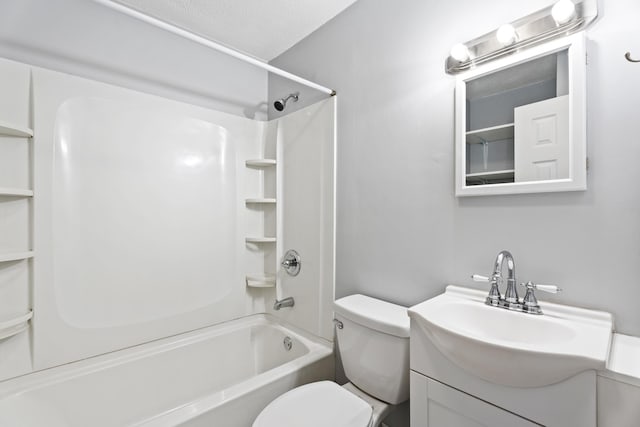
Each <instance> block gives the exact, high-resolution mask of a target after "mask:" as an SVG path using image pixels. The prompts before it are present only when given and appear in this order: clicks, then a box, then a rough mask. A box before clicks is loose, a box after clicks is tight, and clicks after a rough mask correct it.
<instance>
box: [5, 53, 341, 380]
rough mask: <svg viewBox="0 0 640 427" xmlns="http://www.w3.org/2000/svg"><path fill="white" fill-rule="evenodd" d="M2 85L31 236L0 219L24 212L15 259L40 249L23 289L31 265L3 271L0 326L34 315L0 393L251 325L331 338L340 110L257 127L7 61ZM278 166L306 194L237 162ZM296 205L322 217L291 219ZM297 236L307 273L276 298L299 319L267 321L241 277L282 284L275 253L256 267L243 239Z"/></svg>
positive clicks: (259, 294) (259, 292) (266, 306)
mask: <svg viewBox="0 0 640 427" xmlns="http://www.w3.org/2000/svg"><path fill="white" fill-rule="evenodd" d="M0 74H2V75H1V76H0V77H1V79H0V81H2V82H3V84H6V85H8V86H7V87H14V88H18V89H20V90H18V89H14V90H13V92H12V91H9V90H7V91H6V92H5V93H6V94H7V95H9V94H14V92H15V93H18V92H19V95H20V96H18V95H16V96H15V97H16V100H13V104H12V105H13V107H15V110H16V112H17V114H18V115H20V114H22V115H23V116H24V117H22V116H21V117H18V118H15V120H14V121H15V122H16V123H20V124H22V125H23V126H25V127H26V126H27V125H30V126H32V127H33V128H34V134H35V137H34V138H33V142H32V143H33V146H34V149H33V153H32V154H31V155H29V154H28V153H27V154H25V153H22V155H23V157H26V160H27V163H28V160H29V158H30V157H32V160H33V176H34V182H33V188H34V193H35V196H34V200H33V206H34V208H33V228H32V230H31V233H29V221H30V219H29V214H28V205H26V207H24V208H23V207H20V208H19V209H18V210H17V211H15V210H13V211H10V210H7V209H0V213H3V212H9V213H12V212H13V213H12V216H13V217H15V216H16V214H15V213H16V212H21V210H24V209H27V211H26V214H25V219H24V221H23V222H24V224H22V225H21V226H19V227H17V228H18V230H17V231H16V232H17V233H22V234H25V236H23V237H25V238H24V239H22V240H25V242H24V243H23V245H24V246H25V247H20V248H13V250H14V251H15V250H18V249H20V250H27V249H29V246H30V244H29V243H28V242H29V240H30V239H31V240H33V247H34V248H35V251H36V257H35V259H34V260H33V269H32V272H33V276H32V277H31V276H30V272H29V271H30V270H28V269H29V265H30V264H28V263H27V262H23V264H24V265H23V266H22V268H26V269H27V270H25V271H24V272H21V273H17V274H13V273H12V268H14V267H13V266H9V267H6V265H4V263H0V267H2V269H0V283H1V284H2V286H3V287H4V288H5V289H7V290H10V292H12V293H14V294H15V297H10V298H5V299H3V301H2V303H1V304H0V309H2V312H0V316H5V315H6V314H7V313H8V312H15V311H16V310H22V311H24V310H26V309H28V308H32V309H33V311H34V313H35V315H34V319H33V321H32V328H30V329H29V330H28V331H26V332H23V333H22V334H19V335H17V336H15V337H12V338H9V339H7V340H2V341H0V348H1V350H2V351H0V362H1V363H0V367H1V368H0V380H2V379H6V378H11V377H15V376H18V375H22V374H25V373H29V372H31V371H37V370H42V369H46V368H49V367H52V366H57V365H61V364H65V363H69V362H72V361H75V360H80V359H85V358H88V357H92V356H95V355H99V354H104V353H108V352H111V351H115V350H118V349H122V348H126V347H130V346H133V345H136V344H140V343H144V342H148V341H151V340H155V339H158V338H162V337H167V336H171V335H175V334H180V333H182V332H186V331H190V330H194V329H197V328H202V327H205V326H209V325H213V324H217V323H221V322H224V321H228V320H231V319H236V318H239V317H243V316H246V315H250V314H253V313H262V312H269V313H272V314H274V315H276V316H280V317H284V318H286V320H288V321H289V322H290V323H292V324H294V325H296V326H298V327H300V328H303V329H305V330H307V331H308V332H311V333H313V334H315V335H317V336H322V337H324V338H325V339H327V340H329V341H330V340H332V334H331V333H330V331H331V317H330V315H331V310H330V307H331V302H332V301H333V220H334V210H333V182H334V179H333V176H334V175H333V171H334V158H333V152H334V144H335V135H334V118H335V117H334V112H335V100H334V99H330V100H327V101H325V102H323V103H319V104H317V105H314V106H310V107H308V108H307V109H305V110H304V111H300V112H297V113H294V114H293V115H291V116H288V117H285V118H284V119H282V120H274V121H272V122H261V121H255V120H249V119H246V118H243V117H237V116H233V115H230V114H227V113H223V112H219V111H214V110H209V109H205V108H202V107H197V106H194V105H189V104H184V103H179V102H175V101H170V100H167V99H163V98H158V97H155V96H151V95H146V94H142V93H139V92H135V91H132V90H129V89H124V88H120V87H115V86H111V85H107V84H104V83H99V82H96V81H91V80H86V79H82V78H78V77H75V76H70V75H66V74H61V73H58V72H54V71H49V70H45V69H41V68H35V67H29V66H27V65H24V64H19V63H15V62H12V61H6V60H0ZM17 98H20V99H22V101H20V100H17ZM23 122H24V123H23ZM277 153H279V157H278V165H277V166H276V168H277V170H278V171H279V172H278V174H279V175H282V176H284V177H285V178H287V177H291V178H295V183H296V185H300V186H301V187H302V188H304V189H305V191H304V193H294V192H293V191H294V190H295V187H289V186H288V185H283V186H280V187H279V188H278V189H276V187H275V181H274V182H271V183H269V182H268V181H270V180H272V179H273V180H275V178H276V176H275V175H276V174H275V171H273V172H271V173H268V172H262V171H257V170H254V169H252V168H248V167H247V166H246V164H245V162H246V160H249V159H260V158H264V157H267V158H275V156H276V154H277ZM299 165H304V166H305V168H306V170H305V171H303V172H300V166H299ZM20 174H21V175H20V176H22V175H24V177H19V178H17V179H18V180H20V179H22V180H23V181H24V180H26V181H25V182H24V183H16V184H15V186H23V187H30V184H29V176H30V175H29V171H28V169H27V171H23V172H21V173H20ZM316 174H320V175H321V176H316ZM23 178H24V179H23ZM18 184H20V185H18ZM270 192H273V193H271V194H269V193H270ZM263 196H271V197H276V198H279V199H281V200H280V201H279V202H278V203H279V204H282V206H281V207H279V208H278V209H281V210H282V212H284V213H285V216H284V217H278V218H277V217H276V216H275V210H274V211H273V212H271V213H265V212H266V211H265V212H263V211H256V210H254V209H251V207H250V206H249V205H250V203H247V202H246V199H248V198H255V197H263ZM0 202H1V203H0V208H2V207H10V206H13V205H12V203H14V202H13V200H8V201H7V200H4V199H1V198H0ZM288 204H291V207H289V206H288ZM298 204H301V205H303V206H310V207H314V208H317V211H316V212H315V215H316V217H308V218H307V217H306V216H305V217H304V218H301V217H298V216H296V214H295V210H296V206H297V205H298ZM283 219H286V220H287V221H286V222H283ZM3 221H4V219H3ZM270 221H271V222H272V224H271V225H270V226H268V225H267V224H268V223H269V222H270ZM304 224H306V225H308V226H309V227H311V228H310V229H309V230H306V231H305V234H304V238H303V239H302V240H298V241H295V242H293V241H292V242H289V243H290V244H295V245H297V246H298V247H297V249H298V250H300V251H301V254H302V255H303V259H304V264H303V265H304V267H303V271H304V274H301V275H300V276H299V278H298V279H296V280H294V281H291V282H289V283H288V284H286V286H284V288H283V291H284V292H286V293H288V295H287V296H289V295H294V296H295V298H296V302H297V304H298V307H294V308H291V309H283V310H281V311H279V312H274V311H273V310H272V305H273V302H274V300H275V297H276V292H275V290H274V289H273V288H265V289H250V288H247V286H246V281H245V278H246V276H247V274H250V273H256V272H264V271H267V272H269V271H270V272H276V271H277V269H278V265H277V264H276V257H275V253H276V252H278V253H281V252H282V248H281V247H280V245H281V243H280V242H278V243H276V244H275V245H274V247H273V250H271V252H270V255H267V256H265V253H267V254H269V251H260V250H255V248H252V247H250V245H248V244H246V243H245V237H246V236H249V235H256V234H260V233H265V232H266V233H270V232H272V233H275V232H276V230H277V232H278V233H279V235H283V236H288V235H290V234H300V230H301V229H300V227H301V226H303V225H304ZM269 227H271V228H270V229H269ZM16 240H18V239H16ZM285 241H286V239H285ZM267 245H270V244H267ZM278 280H279V281H280V280H281V278H279V279H278ZM5 282H6V283H5ZM280 285H281V284H280V283H279V286H280ZM312 306H313V307H315V308H314V309H309V310H306V309H305V307H312ZM5 317H6V316H5ZM225 350H226V351H233V349H225Z"/></svg>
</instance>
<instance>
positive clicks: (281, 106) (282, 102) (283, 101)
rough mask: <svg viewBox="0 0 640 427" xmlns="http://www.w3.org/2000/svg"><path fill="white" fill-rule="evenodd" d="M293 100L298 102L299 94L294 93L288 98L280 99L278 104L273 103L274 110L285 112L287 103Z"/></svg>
mask: <svg viewBox="0 0 640 427" xmlns="http://www.w3.org/2000/svg"><path fill="white" fill-rule="evenodd" d="M291 98H293V102H298V93H292V94H290V95H289V96H287V97H286V98H280V99H278V100H277V101H276V102H274V103H273V106H274V108H275V109H276V110H278V111H282V110H284V107H286V106H287V101H288V100H289V99H291Z"/></svg>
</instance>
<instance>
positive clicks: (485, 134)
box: [466, 123, 514, 144]
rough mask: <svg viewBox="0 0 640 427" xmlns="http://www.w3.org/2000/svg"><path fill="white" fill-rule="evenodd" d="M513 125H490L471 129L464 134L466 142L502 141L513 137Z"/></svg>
mask: <svg viewBox="0 0 640 427" xmlns="http://www.w3.org/2000/svg"><path fill="white" fill-rule="evenodd" d="M513 131H514V125H513V123H507V124H506V125H500V126H492V127H489V128H484V129H477V130H471V131H469V132H467V134H466V141H467V144H482V143H484V142H493V141H502V140H503V139H513Z"/></svg>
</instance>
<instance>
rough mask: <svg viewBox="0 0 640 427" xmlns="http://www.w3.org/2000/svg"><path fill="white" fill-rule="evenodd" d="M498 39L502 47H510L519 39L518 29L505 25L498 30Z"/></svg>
mask: <svg viewBox="0 0 640 427" xmlns="http://www.w3.org/2000/svg"><path fill="white" fill-rule="evenodd" d="M496 38H497V39H498V42H499V43H500V44H501V45H502V46H509V45H511V44H514V43H515V42H516V40H517V39H518V33H516V29H515V28H513V25H511V24H504V25H501V26H500V28H498V31H496Z"/></svg>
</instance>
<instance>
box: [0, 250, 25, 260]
mask: <svg viewBox="0 0 640 427" xmlns="http://www.w3.org/2000/svg"><path fill="white" fill-rule="evenodd" d="M29 258H33V251H28V252H13V253H8V254H0V262H9V261H21V260H23V259H29Z"/></svg>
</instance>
